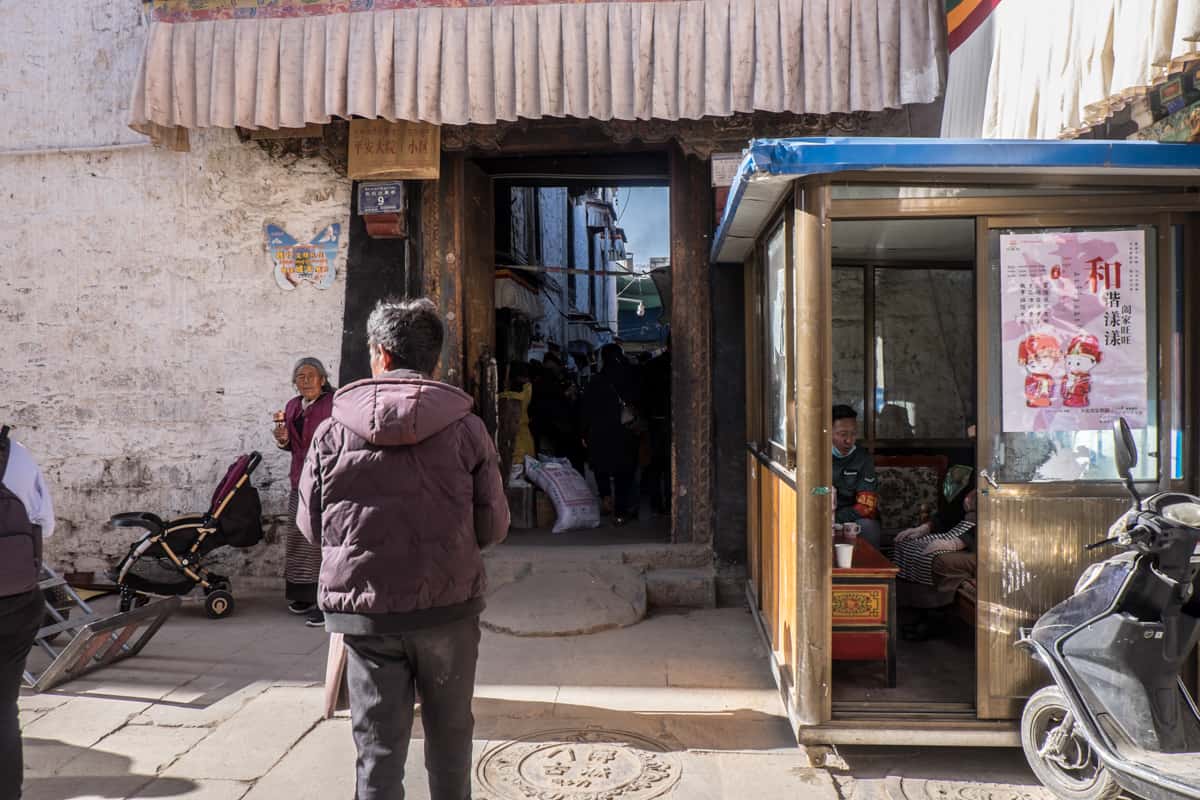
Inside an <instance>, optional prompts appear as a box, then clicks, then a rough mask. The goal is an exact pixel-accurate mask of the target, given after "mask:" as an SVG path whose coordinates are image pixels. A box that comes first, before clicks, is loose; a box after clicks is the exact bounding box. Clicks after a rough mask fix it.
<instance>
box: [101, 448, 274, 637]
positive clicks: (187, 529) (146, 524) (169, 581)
mask: <svg viewBox="0 0 1200 800" xmlns="http://www.w3.org/2000/svg"><path fill="white" fill-rule="evenodd" d="M260 461H262V456H261V455H260V454H259V453H250V454H249V455H243V456H240V457H239V458H238V460H237V461H235V462H233V465H232V466H231V467H230V468H229V471H228V472H226V473H225V478H224V479H223V480H222V481H221V483H220V485H219V486H218V487H217V490H216V491H215V492H214V493H213V496H212V504H211V505H210V506H209V509H208V512H207V513H205V514H193V515H191V516H186V517H179V518H178V519H174V520H171V521H169V522H164V521H163V520H162V519H161V518H159V517H158V516H157V515H155V514H151V513H149V512H146V511H130V512H127V513H124V514H117V515H116V516H114V517H112V524H113V525H115V526H116V527H118V528H142V529H144V530H145V531H146V534H145V535H144V536H143V537H142V538H141V539H139V540H138V541H137V542H134V544H133V545H132V546H130V548H129V552H128V553H127V554H126V555H125V557H124V558H122V559H121V562H120V563H119V564H117V565H116V566H115V567H113V569H112V570H111V571H110V573H109V575H110V577H111V578H112V580H113V581H115V582H116V584H117V587H118V588H119V589H120V591H121V611H128V610H130V609H131V608H133V607H134V606H135V605H142V604H144V603H147V602H149V599H150V595H167V596H170V595H183V594H187V593H188V592H190V591H191V590H192V589H194V588H195V587H196V586H197V585H199V586H200V587H201V588H203V589H204V610H205V612H206V613H207V614H208V616H210V617H212V618H213V619H219V618H221V617H227V616H229V615H230V614H232V613H233V594H232V592H231V591H230V588H231V587H230V583H229V578H227V577H225V576H223V575H218V574H216V573H215V572H210V571H209V570H208V568H207V567H206V566H205V559H206V557H207V556H208V555H209V554H210V553H212V552H213V551H214V550H216V549H217V548H220V547H225V546H226V545H228V546H230V547H238V548H243V547H253V546H254V545H256V544H258V543H259V542H260V541H262V538H263V529H262V504H261V503H260V502H259V499H258V490H257V489H255V488H254V487H253V486H251V485H250V475H251V473H253V472H254V470H255V468H256V467H257V466H258V464H259V462H260Z"/></svg>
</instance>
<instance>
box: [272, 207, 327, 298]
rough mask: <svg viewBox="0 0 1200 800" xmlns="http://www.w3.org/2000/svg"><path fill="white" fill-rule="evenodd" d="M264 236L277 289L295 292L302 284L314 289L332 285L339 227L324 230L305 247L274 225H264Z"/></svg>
mask: <svg viewBox="0 0 1200 800" xmlns="http://www.w3.org/2000/svg"><path fill="white" fill-rule="evenodd" d="M264 232H265V233H266V237H267V252H268V253H270V255H271V261H272V263H274V265H275V282H276V283H278V284H279V286H280V287H281V288H283V289H288V290H291V289H295V288H296V287H297V286H299V285H300V284H301V283H302V282H305V281H307V282H308V283H311V284H312V285H313V286H315V287H317V288H318V289H328V288H329V287H330V286H332V285H333V279H334V277H335V273H334V268H333V265H334V264H335V263H336V262H337V252H338V239H339V237H340V236H341V234H342V226H341V224H340V223H337V222H335V223H334V224H332V225H329V226H327V227H326V228H325V229H324V230H323V231H321V232H320V233H318V234H317V235H316V236H314V237H313V239H312V241H311V242H309V243H308V244H300V243H299V242H297V241H296V238H295V237H294V236H292V235H291V234H289V233H288V232H287V231H285V230H284V229H283V228H282V227H280V226H279V225H276V224H274V223H267V225H266V226H265V228H264Z"/></svg>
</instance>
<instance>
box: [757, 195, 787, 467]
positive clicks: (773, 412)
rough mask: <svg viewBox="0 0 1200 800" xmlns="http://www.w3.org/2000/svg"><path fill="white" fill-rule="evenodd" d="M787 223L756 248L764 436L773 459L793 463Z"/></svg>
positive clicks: (781, 223) (781, 221) (782, 221)
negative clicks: (760, 280)
mask: <svg viewBox="0 0 1200 800" xmlns="http://www.w3.org/2000/svg"><path fill="white" fill-rule="evenodd" d="M787 231H788V225H787V223H786V220H783V219H781V220H780V221H779V223H778V224H777V225H776V226H775V229H774V230H773V231H772V232H771V234H770V235H769V236H767V238H766V241H765V244H764V245H763V246H762V247H761V248H760V254H759V257H760V261H759V263H761V264H762V269H763V273H764V274H763V279H764V283H765V287H764V288H765V298H766V301H765V308H764V312H765V313H764V314H763V324H764V330H763V337H762V342H763V355H762V359H763V362H762V363H763V366H764V373H765V375H764V377H765V378H766V389H767V390H766V397H765V398H764V400H765V408H764V409H763V410H764V415H763V421H764V428H765V430H764V431H763V433H764V440H765V441H766V443H767V446H768V449H769V455H770V457H771V459H772V460H773V461H776V462H777V463H779V464H782V465H785V466H789V467H790V466H791V465H792V464H794V463H795V436H794V431H795V400H796V382H795V380H794V375H795V373H794V372H793V361H794V358H793V338H794V334H793V330H792V328H793V325H792V319H793V317H792V276H791V259H790V258H789V257H788V255H789V253H788V251H789V247H788V236H787Z"/></svg>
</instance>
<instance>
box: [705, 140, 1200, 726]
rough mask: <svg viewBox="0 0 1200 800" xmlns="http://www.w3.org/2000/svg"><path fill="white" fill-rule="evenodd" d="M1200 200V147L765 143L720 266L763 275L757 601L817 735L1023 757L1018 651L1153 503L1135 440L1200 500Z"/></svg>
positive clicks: (729, 224) (787, 680)
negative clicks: (1116, 528) (1023, 629)
mask: <svg viewBox="0 0 1200 800" xmlns="http://www.w3.org/2000/svg"><path fill="white" fill-rule="evenodd" d="M1198 183H1200V147H1194V146H1190V145H1168V144H1157V143H1141V142H1138V143H1132V142H1104V143H1099V142H1004V141H951V140H919V139H903V140H897V139H889V140H879V139H796V140H758V141H755V142H753V143H752V144H751V147H750V148H749V150H748V151H747V155H746V157H745V159H744V161H743V163H742V165H741V168H740V171H739V174H738V176H737V178H736V180H735V182H734V185H733V188H732V189H731V192H730V200H729V202H728V205H727V207H726V210H725V214H724V218H723V220H722V222H721V224H720V226H719V228H718V230H717V234H716V236H715V240H714V245H713V250H712V260H713V262H714V264H715V265H716V266H715V267H714V268H716V269H728V268H734V269H736V268H740V269H742V270H744V275H745V288H746V291H745V303H746V309H745V311H746V343H745V346H746V370H747V387H748V391H747V398H746V400H747V430H746V476H747V492H748V512H749V513H748V520H749V522H748V537H749V541H748V557H749V574H750V578H749V583H748V594H749V599H750V604H751V607H752V608H753V609H754V612H755V614H756V615H757V618H758V620H759V623H760V625H761V628H762V632H763V634H764V637H765V638H766V640H767V641H768V643H769V650H770V652H771V666H772V669H773V671H774V674H775V676H776V680H777V682H778V684H779V688H780V691H781V694H782V696H783V698H784V701H785V704H786V706H787V709H788V713H789V716H790V717H791V720H792V723H793V725H794V727H795V728H796V731H797V734H798V736H799V737H800V738H801V740H808V741H824V742H835V743H836V742H845V743H871V742H880V743H882V742H888V741H897V739H896V738H895V736H896V733H897V732H898V731H904V732H905V733H906V734H907V735H906V736H905V737H904V738H903V741H907V742H909V743H911V742H914V741H924V742H926V743H929V744H1016V742H1017V738H1016V734H1015V725H1014V723H1013V720H1014V719H1015V718H1017V717H1018V716H1019V714H1020V710H1021V707H1022V704H1023V702H1024V700H1025V698H1027V697H1028V696H1029V695H1030V694H1031V693H1032V692H1033V691H1035V690H1036V689H1037V688H1038V687H1039V686H1041V685H1044V684H1045V683H1047V682H1048V676H1047V675H1046V674H1045V673H1044V672H1042V671H1041V667H1039V666H1038V665H1036V664H1035V663H1034V662H1033V661H1032V659H1031V658H1030V657H1029V656H1028V655H1027V654H1026V653H1024V652H1023V651H1021V650H1019V649H1017V648H1015V647H1014V641H1015V639H1016V636H1017V630H1018V628H1019V627H1020V626H1022V625H1027V624H1029V623H1031V622H1032V621H1033V620H1034V619H1036V617H1037V616H1038V615H1039V614H1041V613H1042V612H1043V611H1044V610H1046V609H1047V608H1049V607H1050V606H1051V605H1053V604H1055V603H1056V602H1058V601H1059V600H1060V599H1062V598H1064V597H1065V596H1066V595H1067V594H1068V593H1069V592H1070V591H1071V589H1072V586H1073V585H1074V583H1075V581H1076V579H1077V577H1078V576H1079V574H1080V573H1081V571H1082V570H1083V568H1084V566H1085V565H1086V563H1087V562H1089V561H1091V560H1095V559H1098V558H1101V557H1103V556H1104V554H1105V552H1106V551H1105V550H1103V549H1101V550H1096V551H1091V552H1088V551H1086V550H1085V549H1084V546H1085V545H1087V544H1089V543H1091V542H1094V541H1096V540H1099V539H1102V538H1104V535H1105V531H1106V529H1107V527H1108V525H1109V524H1110V522H1111V521H1112V520H1113V519H1114V518H1115V517H1116V516H1117V515H1118V514H1119V513H1120V512H1121V511H1123V510H1124V509H1125V507H1126V504H1127V499H1126V495H1125V493H1124V490H1123V488H1122V487H1121V486H1120V484H1119V483H1118V481H1117V475H1116V469H1115V465H1114V462H1113V446H1112V441H1111V434H1110V430H1111V423H1112V421H1113V419H1114V418H1115V417H1117V416H1124V417H1125V418H1126V419H1127V420H1128V421H1129V423H1130V424H1131V426H1132V427H1133V428H1134V430H1135V435H1136V437H1137V440H1138V446H1139V449H1140V450H1141V452H1142V454H1143V458H1142V461H1141V464H1140V466H1139V469H1140V474H1139V476H1138V477H1139V480H1140V482H1141V485H1140V486H1139V489H1140V490H1142V491H1144V492H1150V491H1152V490H1154V489H1157V488H1163V489H1166V488H1171V489H1179V490H1185V491H1195V490H1196V486H1195V484H1196V453H1197V441H1196V436H1195V422H1196V420H1195V411H1194V409H1195V402H1194V398H1195V375H1196V374H1197V371H1196V360H1197V358H1196V356H1197V350H1198V348H1197V343H1196V332H1197V331H1196V325H1195V324H1194V323H1192V322H1191V320H1190V318H1189V315H1188V313H1187V312H1188V310H1189V309H1192V308H1196V307H1198V306H1197V305H1196V299H1197V298H1196V295H1197V283H1198V281H1197V280H1196V274H1195V271H1194V270H1191V269H1189V268H1188V267H1189V265H1190V264H1191V263H1192V262H1193V261H1194V260H1195V258H1196V253H1197V246H1198V244H1200V242H1198V237H1197V234H1198V233H1200V228H1198V227H1197V224H1196V222H1197V219H1198V217H1197V213H1198V212H1200V194H1197V193H1196V191H1195V188H1194V187H1195V186H1196V185H1197V184H1198ZM835 404H837V405H839V406H846V407H848V408H850V409H851V410H852V411H853V412H854V416H853V417H851V420H852V422H853V424H854V425H856V426H857V444H856V445H855V447H854V450H857V451H865V452H866V454H867V455H866V456H865V457H864V456H862V455H861V453H860V455H858V456H856V458H857V459H858V460H857V462H856V467H855V469H852V470H848V473H849V475H850V477H851V478H854V476H855V475H856V474H857V473H860V472H861V473H866V472H868V471H871V470H873V472H874V479H873V484H872V482H871V481H870V480H869V479H867V477H868V476H866V475H858V478H857V479H858V480H859V483H858V484H857V486H855V487H851V488H850V490H849V492H848V493H847V492H846V491H842V492H839V491H838V490H837V489H835V488H834V466H833V452H832V447H833V438H832V428H833V425H832V416H833V412H832V409H833V406H834V405H835ZM842 413H843V415H844V413H845V412H844V411H843V412H842ZM846 424H849V423H843V426H845V425H846ZM843 455H844V452H843ZM839 463H843V462H839ZM839 469H840V472H839V481H840V482H841V484H842V485H843V486H844V484H845V483H846V480H847V470H846V469H842V468H839ZM864 480H866V482H863V481H864ZM851 482H853V481H851ZM864 490H865V493H864ZM972 490H973V491H972ZM872 495H873V496H872ZM967 495H972V501H973V502H970V501H967V500H966V498H967ZM969 505H973V506H974V507H975V508H974V509H971V508H969V507H968V506H969ZM835 507H836V508H837V510H836V511H835ZM866 520H873V521H874V529H872V526H871V525H870V523H868V522H866ZM964 521H968V522H974V523H975V525H974V526H973V527H972V526H971V525H966V526H963V525H962V523H963V522H964ZM845 522H853V523H854V525H858V526H859V527H860V528H861V531H860V532H859V533H858V536H857V538H854V541H852V542H851V541H850V539H851V538H852V537H853V534H854V532H855V531H854V530H853V527H854V525H852V526H851V529H849V530H848V529H847V528H846V526H845V525H842V526H841V530H840V532H839V533H837V534H835V533H834V531H835V524H836V523H845ZM921 525H925V526H926V527H924V528H921V527H919V526H921ZM955 525H957V526H958V527H955ZM914 528H916V529H917V530H916V531H915V532H910V533H908V534H907V535H901V536H900V537H899V538H900V539H901V540H904V539H911V540H916V539H918V538H921V537H922V536H924V535H926V534H936V533H939V532H948V533H946V535H945V536H944V537H943V538H942V539H941V541H943V542H949V544H940V545H939V544H933V545H931V546H928V547H924V549H921V548H918V549H917V550H916V552H915V554H914V549H913V547H912V546H911V542H910V546H905V545H904V544H902V543H901V542H898V541H897V533H898V532H900V531H911V530H912V529H914ZM955 531H957V532H958V533H957V534H956V533H955ZM964 531H967V533H966V534H965V535H962V534H963V533H964ZM868 534H870V535H869V536H868ZM835 536H837V537H838V538H839V540H840V543H841V544H843V545H846V544H849V545H852V546H851V547H850V549H849V550H846V549H845V548H843V551H844V555H845V556H848V558H847V561H846V562H843V563H842V566H839V564H838V563H836V562H835V559H836V558H837V555H836V551H835V547H834V544H835ZM938 538H939V537H937V536H933V537H932V538H930V539H928V541H929V542H934V541H935V540H938ZM950 562H953V564H951V566H947V564H948V563H950Z"/></svg>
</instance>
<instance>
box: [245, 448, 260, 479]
mask: <svg viewBox="0 0 1200 800" xmlns="http://www.w3.org/2000/svg"><path fill="white" fill-rule="evenodd" d="M260 463H262V453H260V452H258V451H257V450H255V451H253V452H252V453H250V461H249V463H247V464H246V474H247V475H250V474H252V473H253V472H254V470H256V469H258V465H259V464H260Z"/></svg>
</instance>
